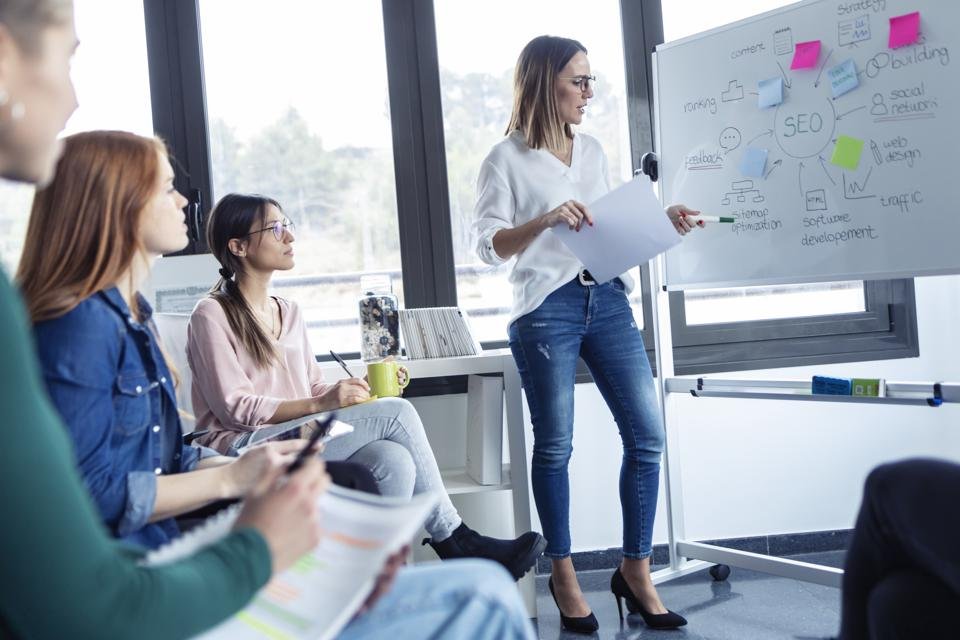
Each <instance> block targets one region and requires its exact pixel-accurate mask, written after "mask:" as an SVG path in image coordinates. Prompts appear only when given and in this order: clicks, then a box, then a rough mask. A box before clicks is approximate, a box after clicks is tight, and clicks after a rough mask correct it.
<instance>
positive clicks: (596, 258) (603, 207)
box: [551, 176, 680, 282]
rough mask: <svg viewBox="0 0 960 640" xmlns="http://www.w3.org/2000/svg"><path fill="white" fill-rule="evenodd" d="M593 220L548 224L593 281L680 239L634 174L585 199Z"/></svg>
mask: <svg viewBox="0 0 960 640" xmlns="http://www.w3.org/2000/svg"><path fill="white" fill-rule="evenodd" d="M587 208H588V209H590V212H591V213H592V214H593V221H594V226H592V227H591V226H588V225H583V226H582V227H581V228H580V231H579V232H576V231H571V230H570V229H569V228H568V227H566V226H564V225H558V226H556V227H553V228H552V229H551V231H553V233H555V234H557V236H558V237H559V238H560V240H562V241H563V243H564V244H565V245H567V248H568V249H570V251H572V252H573V254H574V255H575V256H577V258H579V259H580V262H581V263H582V264H583V266H584V267H586V268H587V269H588V270H589V271H590V275H592V276H593V278H594V279H595V280H596V281H597V282H607V281H608V280H612V279H613V278H615V277H617V276H619V275H620V274H621V273H623V272H625V271H629V270H630V269H632V268H633V267H635V266H637V265H638V264H643V263H645V262H647V261H648V260H650V259H651V258H653V257H656V256H658V255H660V254H661V253H663V252H664V251H666V250H667V249H669V248H670V247H672V246H674V245H676V244H679V243H680V234H679V233H677V230H676V229H674V228H673V224H671V222H670V219H669V218H667V215H666V213H664V211H663V207H662V206H661V205H660V201H659V200H657V196H656V194H655V193H654V192H653V189H651V188H650V182H649V181H648V179H647V178H646V177H642V176H640V177H637V178H634V179H633V180H631V181H630V182H627V183H626V184H624V185H623V186H621V187H618V188H616V189H614V190H613V191H611V192H610V193H608V194H606V195H605V196H603V197H602V198H600V199H599V200H597V201H596V202H594V203H592V204H588V205H587Z"/></svg>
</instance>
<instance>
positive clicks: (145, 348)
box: [34, 287, 210, 548]
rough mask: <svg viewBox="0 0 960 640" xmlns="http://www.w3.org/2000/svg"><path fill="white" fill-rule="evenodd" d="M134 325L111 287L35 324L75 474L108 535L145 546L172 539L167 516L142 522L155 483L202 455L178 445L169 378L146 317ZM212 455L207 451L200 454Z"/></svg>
mask: <svg viewBox="0 0 960 640" xmlns="http://www.w3.org/2000/svg"><path fill="white" fill-rule="evenodd" d="M137 304H138V305H139V308H140V316H141V321H139V322H138V321H137V319H136V318H135V317H134V316H133V315H132V314H131V312H130V308H129V307H128V306H127V304H126V303H125V302H124V300H123V298H122V297H121V295H120V292H119V291H118V290H117V289H116V288H115V287H114V288H111V289H108V290H106V291H100V292H98V293H95V294H94V295H92V296H90V297H89V298H87V299H86V300H84V301H83V302H81V303H80V304H79V305H78V306H77V307H76V308H74V309H73V310H71V311H70V312H69V313H66V314H64V315H62V316H60V317H58V318H54V319H52V320H45V321H43V322H39V323H37V324H36V325H35V326H34V334H35V337H36V341H37V351H38V355H39V359H40V363H41V367H42V372H43V377H44V380H45V382H46V385H47V389H48V391H49V393H50V397H51V399H52V400H53V404H54V406H55V407H56V408H57V410H58V411H59V412H60V414H61V415H62V416H63V419H64V422H65V423H66V426H67V430H68V431H69V433H70V436H71V438H72V439H73V445H74V453H75V456H76V461H77V466H78V467H79V469H80V473H81V475H82V476H83V479H84V482H85V483H86V485H87V489H88V490H89V491H90V494H91V495H92V496H93V499H94V501H95V502H96V504H97V507H98V508H99V510H100V515H101V517H102V519H103V521H104V522H105V523H106V525H107V527H108V528H109V529H110V531H111V532H112V533H113V535H114V536H116V537H119V538H122V539H124V540H125V541H127V542H132V543H134V544H138V545H141V546H145V547H148V548H155V547H158V546H160V545H162V544H164V543H165V542H167V541H169V540H170V539H172V538H174V537H176V536H177V535H179V530H178V529H177V525H176V523H175V522H174V520H173V518H168V519H165V520H159V521H157V522H152V523H148V522H147V520H148V519H149V517H150V515H151V513H152V512H153V508H154V504H155V502H156V495H157V476H158V475H160V474H168V473H180V472H184V471H190V470H192V469H193V468H194V467H196V465H197V462H199V460H200V458H202V457H206V455H204V453H203V452H202V451H201V450H200V449H196V448H194V447H190V446H186V445H184V444H183V442H182V436H181V429H180V418H179V416H178V415H177V402H176V396H175V395H174V394H175V392H174V386H173V380H172V376H171V374H170V371H169V369H168V368H167V365H166V363H165V362H164V359H163V357H162V355H161V353H160V349H159V346H158V343H157V337H156V330H155V327H154V324H153V321H152V319H151V316H152V313H153V311H152V309H151V308H150V305H149V304H148V303H147V301H146V300H145V299H144V298H143V297H142V296H139V294H138V297H137ZM208 451H210V450H208Z"/></svg>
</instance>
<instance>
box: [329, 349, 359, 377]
mask: <svg viewBox="0 0 960 640" xmlns="http://www.w3.org/2000/svg"><path fill="white" fill-rule="evenodd" d="M330 355H331V356H333V359H334V360H336V361H337V363H338V364H339V365H340V366H341V367H343V370H344V371H346V372H347V375H348V376H350V377H351V378H356V377H357V376H355V375H353V373H352V372H351V371H350V369H349V368H347V363H346V362H344V361H343V358H341V357H340V356H339V355H337V352H336V351H334V350H333V349H331V350H330Z"/></svg>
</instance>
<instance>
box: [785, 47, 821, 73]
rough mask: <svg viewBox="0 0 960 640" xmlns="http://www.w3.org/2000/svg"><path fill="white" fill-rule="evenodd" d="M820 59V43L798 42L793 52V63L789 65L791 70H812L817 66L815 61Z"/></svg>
mask: <svg viewBox="0 0 960 640" xmlns="http://www.w3.org/2000/svg"><path fill="white" fill-rule="evenodd" d="M819 58H820V41H819V40H811V41H810V42H798V43H797V46H796V47H794V50H793V62H791V63H790V68H791V69H812V68H814V67H815V66H817V60H818V59H819Z"/></svg>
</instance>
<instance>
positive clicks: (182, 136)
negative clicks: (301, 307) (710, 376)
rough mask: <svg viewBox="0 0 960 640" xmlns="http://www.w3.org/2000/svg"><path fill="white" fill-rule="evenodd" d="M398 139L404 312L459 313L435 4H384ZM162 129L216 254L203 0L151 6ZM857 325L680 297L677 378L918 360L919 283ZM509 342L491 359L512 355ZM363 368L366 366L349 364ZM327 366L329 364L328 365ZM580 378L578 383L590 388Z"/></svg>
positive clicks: (648, 119)
mask: <svg viewBox="0 0 960 640" xmlns="http://www.w3.org/2000/svg"><path fill="white" fill-rule="evenodd" d="M381 3H382V9H383V24H384V45H385V49H386V58H387V60H386V64H387V81H388V91H389V101H390V117H391V130H392V134H393V153H394V171H395V175H394V181H395V188H396V196H397V215H398V223H399V230H400V254H401V266H402V271H403V277H402V283H403V284H402V286H403V291H404V298H405V302H406V306H407V307H409V308H421V307H431V306H453V305H456V304H457V279H456V273H455V264H454V255H453V239H452V223H451V219H450V202H449V190H448V184H447V164H446V147H445V142H444V128H443V107H442V103H441V93H440V73H439V63H438V53H437V41H436V22H435V17H434V8H433V0H381ZM143 4H144V22H145V25H146V31H147V34H146V36H147V54H148V64H149V67H150V90H151V96H152V101H153V118H154V126H155V128H156V131H157V133H158V135H160V136H161V137H163V138H164V139H165V140H166V141H167V144H168V145H169V147H170V149H171V153H172V155H173V156H174V158H175V159H176V160H177V164H178V165H179V168H180V169H181V171H179V172H178V175H177V178H176V186H177V188H178V189H180V190H181V191H182V192H183V193H185V194H191V196H192V197H196V196H199V198H200V213H201V216H200V218H199V220H198V226H199V228H194V229H193V230H192V233H193V235H194V238H193V239H192V240H191V243H190V245H189V246H188V247H187V248H186V249H185V250H183V251H182V252H180V253H178V254H176V255H191V254H196V253H205V252H207V251H208V249H207V247H206V244H205V241H204V239H203V233H202V232H200V230H201V229H202V224H203V220H204V218H205V216H206V214H207V213H208V212H209V209H210V207H211V205H212V201H211V197H212V180H211V173H210V163H211V159H210V145H209V133H208V127H207V107H206V95H205V85H204V80H203V56H202V49H201V47H202V42H201V31H200V18H199V6H198V5H199V0H144V3H143ZM620 15H621V28H622V37H623V48H624V65H625V73H626V80H627V112H628V118H629V123H630V124H629V126H630V130H629V133H630V154H631V162H632V165H633V167H634V169H635V170H636V169H637V168H639V166H640V157H641V156H642V155H643V153H645V152H646V151H648V150H650V149H652V148H653V108H654V105H653V101H652V95H653V88H652V67H651V59H650V56H649V55H648V53H649V52H651V51H653V50H654V48H655V47H656V46H657V45H658V44H660V43H662V42H663V14H662V8H661V0H639V1H634V0H621V2H620ZM640 276H641V277H640V283H639V287H640V291H641V300H642V305H643V319H644V329H643V332H642V337H643V340H644V343H645V344H646V346H647V352H648V355H649V356H650V360H651V362H655V361H656V360H655V358H654V352H653V346H654V338H653V320H652V310H651V309H652V304H653V297H652V295H651V293H652V292H651V291H650V283H649V277H648V276H649V274H648V265H641V268H640ZM864 296H865V309H866V310H865V311H864V312H861V313H853V314H835V315H828V316H814V317H799V318H784V319H777V320H756V321H747V322H733V323H717V324H705V325H688V324H687V323H686V320H685V318H686V314H685V311H684V305H683V294H682V292H674V293H672V294H671V295H670V296H669V299H670V307H671V309H670V311H671V321H672V333H673V342H674V361H675V370H676V372H677V373H678V374H697V373H713V372H719V371H742V370H752V369H765V368H779V367H788V366H798V365H812V364H827V363H835V362H853V361H863V360H881V359H894V358H907V357H917V356H918V355H919V343H918V340H917V319H916V302H915V295H914V284H913V280H912V279H900V280H882V281H875V282H865V283H864ZM506 345H507V341H506V336H504V339H503V340H497V341H490V342H484V343H483V347H484V348H488V349H489V348H503V347H505V346H506ZM346 355H352V356H357V355H359V354H346ZM321 359H327V358H323V357H321ZM588 380H589V374H588V373H587V372H586V369H585V367H583V366H582V363H581V370H580V373H579V374H578V381H588Z"/></svg>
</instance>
